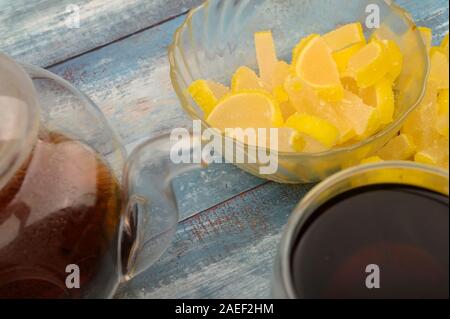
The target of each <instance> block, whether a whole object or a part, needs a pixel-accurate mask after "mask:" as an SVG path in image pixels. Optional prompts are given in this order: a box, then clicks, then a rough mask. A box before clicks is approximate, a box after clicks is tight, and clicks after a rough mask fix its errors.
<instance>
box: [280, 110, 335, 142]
mask: <svg viewBox="0 0 450 319" xmlns="http://www.w3.org/2000/svg"><path fill="white" fill-rule="evenodd" d="M285 126H286V127H289V128H293V129H295V130H297V131H298V132H299V133H303V134H305V135H308V136H310V137H312V138H313V139H315V140H317V141H319V142H320V143H322V144H323V145H324V146H325V147H327V148H331V147H333V146H335V145H336V144H337V143H338V141H339V137H340V136H339V130H338V129H337V128H336V127H335V126H334V125H333V124H331V123H330V122H328V121H326V120H324V119H321V118H318V117H316V116H312V115H307V114H299V113H297V114H294V115H292V116H291V117H290V118H289V119H288V120H287V121H286V124H285Z"/></svg>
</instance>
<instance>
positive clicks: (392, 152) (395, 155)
mask: <svg viewBox="0 0 450 319" xmlns="http://www.w3.org/2000/svg"><path fill="white" fill-rule="evenodd" d="M415 152H416V146H415V145H414V143H413V141H412V139H411V138H410V137H409V136H408V135H406V134H400V135H398V136H396V137H394V138H393V139H392V140H390V141H389V142H388V143H387V144H386V145H385V146H384V147H383V148H382V149H381V150H380V151H379V152H378V156H379V157H380V158H382V159H383V160H386V161H388V160H389V161H404V160H407V159H410V158H411V157H413V156H414V154H415Z"/></svg>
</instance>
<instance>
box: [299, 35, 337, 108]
mask: <svg viewBox="0 0 450 319" xmlns="http://www.w3.org/2000/svg"><path fill="white" fill-rule="evenodd" d="M293 68H294V70H295V74H296V75H297V76H298V77H300V78H301V79H302V80H303V81H304V82H305V83H306V84H307V85H309V86H310V87H312V88H313V89H314V90H315V91H316V92H317V93H318V94H319V96H320V97H321V98H323V99H324V100H326V101H339V100H341V99H342V98H343V93H344V89H343V87H342V84H341V81H340V76H339V71H338V67H337V65H336V62H335V61H334V59H333V56H332V51H331V49H330V48H329V47H328V46H327V44H326V42H325V41H324V40H323V38H321V37H314V38H312V39H311V40H310V41H309V42H308V43H307V44H306V45H305V47H304V48H303V49H302V50H301V52H300V53H299V54H298V58H297V59H296V60H295V61H293Z"/></svg>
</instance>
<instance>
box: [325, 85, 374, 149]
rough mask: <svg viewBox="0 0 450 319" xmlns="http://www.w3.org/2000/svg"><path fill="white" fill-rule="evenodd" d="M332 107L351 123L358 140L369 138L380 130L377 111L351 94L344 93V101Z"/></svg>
mask: <svg viewBox="0 0 450 319" xmlns="http://www.w3.org/2000/svg"><path fill="white" fill-rule="evenodd" d="M334 107H335V109H336V111H337V112H338V114H340V116H342V117H343V118H345V119H346V120H347V121H348V122H349V123H351V125H352V127H353V129H354V131H355V133H356V136H357V139H359V140H363V139H365V138H367V137H369V136H371V135H372V134H374V133H375V132H376V131H377V130H378V129H379V128H380V125H381V119H380V114H379V112H378V110H377V109H376V108H374V107H372V106H369V105H366V104H364V102H363V100H362V99H361V98H360V97H359V96H357V95H355V94H353V93H351V92H348V91H346V92H345V96H344V99H343V100H342V101H341V102H339V103H336V104H335V105H334Z"/></svg>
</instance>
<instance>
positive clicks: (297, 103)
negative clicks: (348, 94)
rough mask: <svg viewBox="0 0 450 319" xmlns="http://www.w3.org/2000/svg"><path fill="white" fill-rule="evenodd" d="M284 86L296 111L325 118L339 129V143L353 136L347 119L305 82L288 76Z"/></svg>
mask: <svg viewBox="0 0 450 319" xmlns="http://www.w3.org/2000/svg"><path fill="white" fill-rule="evenodd" d="M285 88H286V91H287V92H288V95H289V97H290V101H291V102H292V105H293V106H294V107H295V108H296V109H297V112H298V113H304V114H309V115H313V116H315V117H318V118H321V119H323V120H326V121H328V122H330V123H331V124H332V125H334V126H335V127H336V128H337V129H338V130H339V133H340V140H339V144H343V143H345V142H347V141H349V140H350V139H352V138H353V137H355V135H356V134H355V131H354V129H353V127H352V126H351V124H350V123H349V121H347V119H345V118H344V117H343V116H341V115H340V114H338V112H336V110H335V109H334V107H333V106H332V105H331V104H330V103H328V102H326V101H324V100H321V99H320V97H318V96H317V94H315V92H314V90H313V89H312V88H310V87H309V86H308V85H307V84H305V83H302V81H301V80H300V79H299V78H296V77H292V76H290V77H289V78H288V80H287V81H286V83H285Z"/></svg>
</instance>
